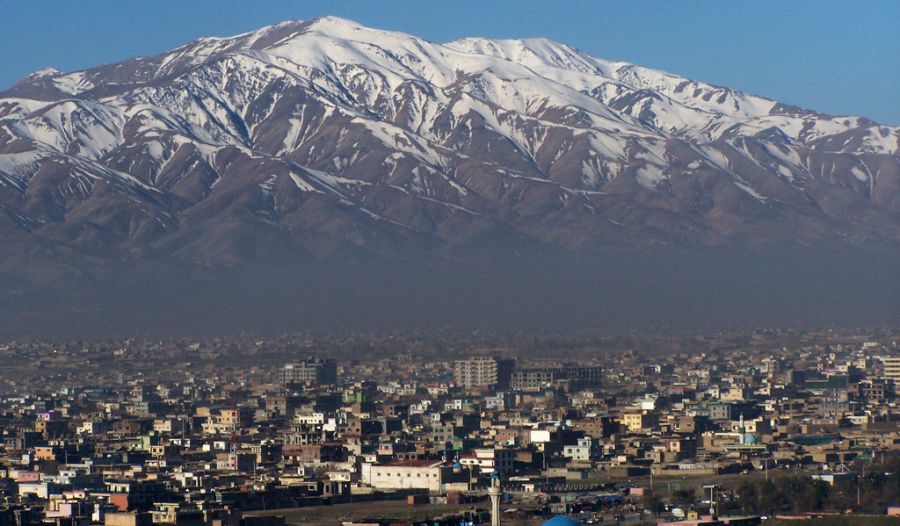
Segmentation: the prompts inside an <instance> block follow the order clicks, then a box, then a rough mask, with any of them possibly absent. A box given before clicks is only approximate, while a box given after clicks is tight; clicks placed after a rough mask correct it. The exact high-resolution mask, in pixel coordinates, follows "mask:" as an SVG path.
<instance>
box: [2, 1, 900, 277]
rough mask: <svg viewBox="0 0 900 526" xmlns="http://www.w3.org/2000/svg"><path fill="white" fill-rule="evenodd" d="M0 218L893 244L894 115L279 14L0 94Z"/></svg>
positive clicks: (67, 224)
mask: <svg viewBox="0 0 900 526" xmlns="http://www.w3.org/2000/svg"><path fill="white" fill-rule="evenodd" d="M851 95H852V94H851ZM0 239H3V240H5V243H6V246H8V247H12V246H19V245H22V246H28V247H32V248H29V250H50V251H52V250H56V248H59V247H64V248H65V250H67V251H72V252H73V253H79V254H90V255H91V256H95V257H101V258H115V259H122V258H125V259H127V258H134V257H139V258H140V257H163V258H174V260H185V261H200V262H204V263H225V264H229V263H240V262H252V261H259V260H269V259H272V260H288V261H294V260H298V259H309V260H323V259H328V258H330V257H340V256H342V255H345V254H351V253H352V254H384V255H393V254H400V253H422V254H429V253H452V254H457V253H465V252H467V251H470V250H472V249H477V250H487V251H493V250H512V251H523V250H524V251H527V250H535V251H574V252H592V251H603V250H605V249H606V248H608V247H611V246H638V247H646V246H671V245H675V246H688V247H698V246H699V247H709V246H712V247H717V246H740V247H764V246H770V245H773V244H778V245H783V244H787V245H793V246H796V245H814V244H820V243H825V242H827V243H840V244H847V245H850V246H874V247H888V248H889V249H890V250H896V248H897V247H898V243H900V128H897V127H890V126H883V125H879V124H877V123H874V122H872V121H869V120H867V119H865V118H861V117H850V116H830V115H824V114H821V113H816V112H813V111H810V110H806V109H802V108H797V107H792V106H787V105H784V104H779V103H777V102H775V101H772V100H769V99H765V98H762V97H757V96H752V95H748V94H744V93H741V92H738V91H734V90H731V89H728V88H723V87H717V86H712V85H708V84H704V83H702V82H696V81H693V80H689V79H685V78H682V77H678V76H676V75H672V74H668V73H663V72H660V71H655V70H652V69H648V68H644V67H641V66H636V65H633V64H627V63H623V62H612V61H607V60H602V59H599V58H595V57H592V56H589V55H586V54H584V53H582V52H580V51H578V50H576V49H574V48H572V47H570V46H566V45H564V44H559V43H556V42H552V41H549V40H544V39H525V40H487V39H479V38H468V39H463V40H459V41H455V42H449V43H446V44H436V43H433V42H429V41H426V40H423V39H419V38H416V37H413V36H409V35H405V34H401V33H394V32H387V31H380V30H375V29H370V28H366V27H363V26H360V25H358V24H356V23H354V22H351V21H348V20H343V19H337V18H330V17H329V18H320V19H315V20H310V21H289V22H284V23H280V24H277V25H274V26H270V27H265V28H262V29H260V30H258V31H254V32H251V33H246V34H242V35H238V36H235V37H231V38H204V39H201V40H198V41H196V42H192V43H190V44H187V45H185V46H182V47H180V48H177V49H175V50H173V51H170V52H167V53H163V54H160V55H157V56H153V57H139V58H135V59H131V60H127V61H124V62H120V63H116V64H108V65H103V66H99V67H96V68H92V69H87V70H84V71H76V72H73V73H60V72H58V71H54V70H43V71H38V72H35V73H33V74H31V75H29V76H27V77H25V78H24V79H22V80H21V81H20V82H18V83H17V84H15V85H14V86H13V87H12V88H11V89H9V90H7V91H5V92H3V93H0ZM33 247H40V248H38V249H36V248H33ZM54 247H56V248H54Z"/></svg>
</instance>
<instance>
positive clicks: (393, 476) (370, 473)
mask: <svg viewBox="0 0 900 526" xmlns="http://www.w3.org/2000/svg"><path fill="white" fill-rule="evenodd" d="M360 480H361V481H362V482H363V483H364V484H368V485H369V486H372V487H373V488H378V489H427V490H428V491H429V492H430V493H445V492H447V491H450V490H468V489H469V470H468V469H466V468H464V467H462V466H460V465H456V466H452V465H449V464H447V463H445V462H443V461H440V460H405V461H398V462H391V463H388V464H363V465H362V466H361V469H360Z"/></svg>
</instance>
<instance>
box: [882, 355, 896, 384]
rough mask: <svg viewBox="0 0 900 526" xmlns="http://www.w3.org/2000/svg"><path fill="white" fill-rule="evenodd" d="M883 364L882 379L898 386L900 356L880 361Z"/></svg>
mask: <svg viewBox="0 0 900 526" xmlns="http://www.w3.org/2000/svg"><path fill="white" fill-rule="evenodd" d="M881 361H882V362H883V363H884V379H885V380H893V381H894V385H897V384H900V356H889V357H884V358H882V359H881Z"/></svg>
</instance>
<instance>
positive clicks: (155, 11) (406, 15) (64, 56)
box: [0, 0, 900, 125]
mask: <svg viewBox="0 0 900 526" xmlns="http://www.w3.org/2000/svg"><path fill="white" fill-rule="evenodd" d="M321 15H336V16H342V17H346V18H351V19H354V20H356V21H358V22H360V23H362V24H365V25H368V26H372V27H378V28H384V29H393V30H398V31H404V32H407V33H412V34H415V35H418V36H421V37H424V38H427V39H429V40H433V41H437V42H442V41H448V40H453V39H456V38H460V37H463V36H486V37H493V38H516V37H529V36H545V37H548V38H552V39H554V40H558V41H561V42H565V43H567V44H571V45H574V46H575V47H578V48H579V49H582V50H583V51H586V52H589V53H591V54H593V55H596V56H599V57H603V58H607V59H613V60H625V61H628V62H634V63H637V64H643V65H646V66H650V67H654V68H658V69H663V70H666V71H670V72H673V73H677V74H679V75H683V76H686V77H689V78H693V79H696V80H702V81H706V82H710V83H713V84H719V85H724V86H729V87H732V88H736V89H740V90H743V91H747V92H750V93H754V94H757V95H763V96H766V97H770V98H773V99H776V100H779V101H781V102H785V103H789V104H796V105H800V106H804V107H808V108H812V109H816V110H819V111H824V112H828V113H836V114H855V115H863V116H866V117H869V118H872V119H874V120H876V121H879V122H882V123H885V124H895V125H898V124H900V29H898V27H900V1H898V0H881V1H857V0H853V1H851V0H847V1H843V2H837V1H831V0H778V1H774V0H754V1H752V2H750V1H746V2H739V1H736V0H734V1H732V0H721V1H718V0H717V1H712V0H703V1H700V0H683V1H674V0H672V1H667V2H662V1H651V0H644V1H634V0H632V1H601V0H596V1H571V2H551V1H546V2H538V1H533V2H532V1H526V0H519V1H500V0H479V1H468V0H462V1H455V2H448V1H438V0H421V1H411V0H396V1H386V0H385V1H337V0H331V1H313V0H308V1H286V0H282V1H274V0H273V1H258V2H250V1H243V2H241V1H236V0H215V1H213V0H208V1H207V0H181V1H175V0H154V1H121V0H90V1H71V0H69V1H62V0H40V1H38V0H23V1H18V0H0V45H2V49H3V50H4V52H3V53H0V89H4V88H5V87H8V86H10V85H11V84H13V83H14V82H15V81H16V80H17V79H19V78H20V77H22V76H23V75H25V74H27V73H29V72H31V71H34V70H37V69H40V68H42V67H48V66H50V67H55V68H57V69H60V70H63V71H71V70H75V69H81V68H85V67H89V66H92V65H97V64H101V63H106V62H113V61H117V60H122V59H126V58H129V57H132V56H136V55H152V54H156V53H159V52H161V51H165V50H167V49H171V48H173V47H176V46H178V45H181V44H183V43H185V42H188V41H190V40H193V39H195V38H198V37H201V36H224V35H230V34H235V33H240V32H244V31H249V30H252V29H255V28H258V27H260V26H263V25H267V24H271V23H275V22H278V21H280V20H284V19H289V18H311V17H315V16H321Z"/></svg>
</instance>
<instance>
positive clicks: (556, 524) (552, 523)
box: [543, 515, 578, 526]
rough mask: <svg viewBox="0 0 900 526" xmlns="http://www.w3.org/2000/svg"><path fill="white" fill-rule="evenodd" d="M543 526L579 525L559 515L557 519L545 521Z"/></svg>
mask: <svg viewBox="0 0 900 526" xmlns="http://www.w3.org/2000/svg"><path fill="white" fill-rule="evenodd" d="M543 526H578V523H577V522H575V521H573V520H572V519H570V518H568V517H563V516H562V515H557V516H556V517H553V518H552V519H549V520H547V521H545V522H544V525H543Z"/></svg>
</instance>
